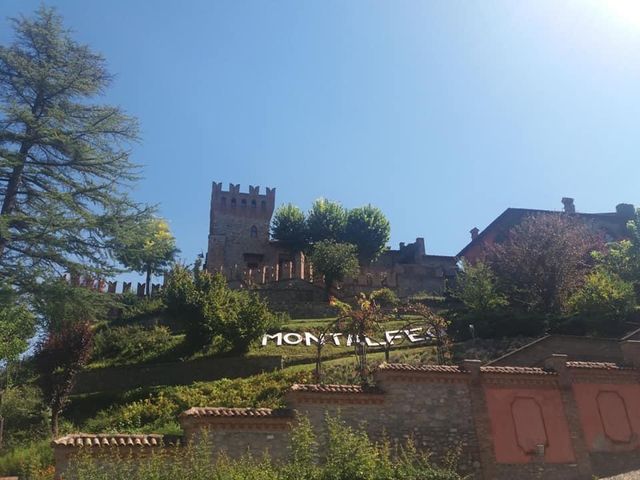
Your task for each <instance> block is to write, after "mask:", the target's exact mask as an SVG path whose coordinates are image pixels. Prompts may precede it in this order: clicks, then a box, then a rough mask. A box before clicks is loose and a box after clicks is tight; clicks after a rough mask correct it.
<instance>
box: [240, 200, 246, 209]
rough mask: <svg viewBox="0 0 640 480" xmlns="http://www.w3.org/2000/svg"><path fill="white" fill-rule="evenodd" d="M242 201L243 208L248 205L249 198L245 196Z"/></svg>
mask: <svg viewBox="0 0 640 480" xmlns="http://www.w3.org/2000/svg"><path fill="white" fill-rule="evenodd" d="M240 203H241V205H242V208H244V207H246V206H247V199H246V198H243V199H242V201H241V202H240Z"/></svg>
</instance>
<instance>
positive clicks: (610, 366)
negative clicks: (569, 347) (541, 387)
mask: <svg viewBox="0 0 640 480" xmlns="http://www.w3.org/2000/svg"><path fill="white" fill-rule="evenodd" d="M567 367H569V368H593V369H599V370H629V368H627V367H623V366H621V365H618V364H616V363H611V362H567Z"/></svg>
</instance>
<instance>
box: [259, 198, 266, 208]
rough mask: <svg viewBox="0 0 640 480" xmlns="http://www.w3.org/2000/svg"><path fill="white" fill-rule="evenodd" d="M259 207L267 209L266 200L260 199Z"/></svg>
mask: <svg viewBox="0 0 640 480" xmlns="http://www.w3.org/2000/svg"><path fill="white" fill-rule="evenodd" d="M260 208H261V209H262V210H266V209H267V202H265V201H264V200H262V201H261V202H260Z"/></svg>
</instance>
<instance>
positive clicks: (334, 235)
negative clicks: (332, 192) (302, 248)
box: [307, 198, 347, 243]
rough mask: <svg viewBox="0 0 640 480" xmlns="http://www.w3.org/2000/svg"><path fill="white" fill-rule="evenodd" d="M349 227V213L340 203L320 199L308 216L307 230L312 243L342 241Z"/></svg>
mask: <svg viewBox="0 0 640 480" xmlns="http://www.w3.org/2000/svg"><path fill="white" fill-rule="evenodd" d="M346 226H347V211H346V210H345V209H344V207H343V206H342V205H340V204H339V203H338V202H332V201H331V200H327V199H326V198H319V199H318V200H316V201H315V202H313V205H312V206H311V210H309V214H308V215H307V230H308V233H309V239H310V240H311V242H312V243H317V242H321V241H323V240H333V241H336V242H339V241H342V239H343V237H344V229H345V227H346Z"/></svg>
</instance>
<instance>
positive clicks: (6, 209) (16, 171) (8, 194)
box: [0, 142, 31, 258]
mask: <svg viewBox="0 0 640 480" xmlns="http://www.w3.org/2000/svg"><path fill="white" fill-rule="evenodd" d="M29 149H31V145H30V144H28V143H26V142H23V143H22V145H21V146H20V153H19V158H20V163H19V164H18V165H16V166H15V167H13V171H12V172H11V175H10V176H9V182H7V189H6V191H5V194H4V200H3V201H2V209H0V216H3V217H4V216H9V215H11V213H13V211H14V210H15V208H16V201H17V199H18V188H19V187H20V183H21V182H22V172H23V171H24V165H25V161H26V159H27V153H29ZM8 242H9V239H8V238H6V237H4V236H2V235H0V258H2V256H3V254H4V249H5V248H6V246H7V243H8Z"/></svg>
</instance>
